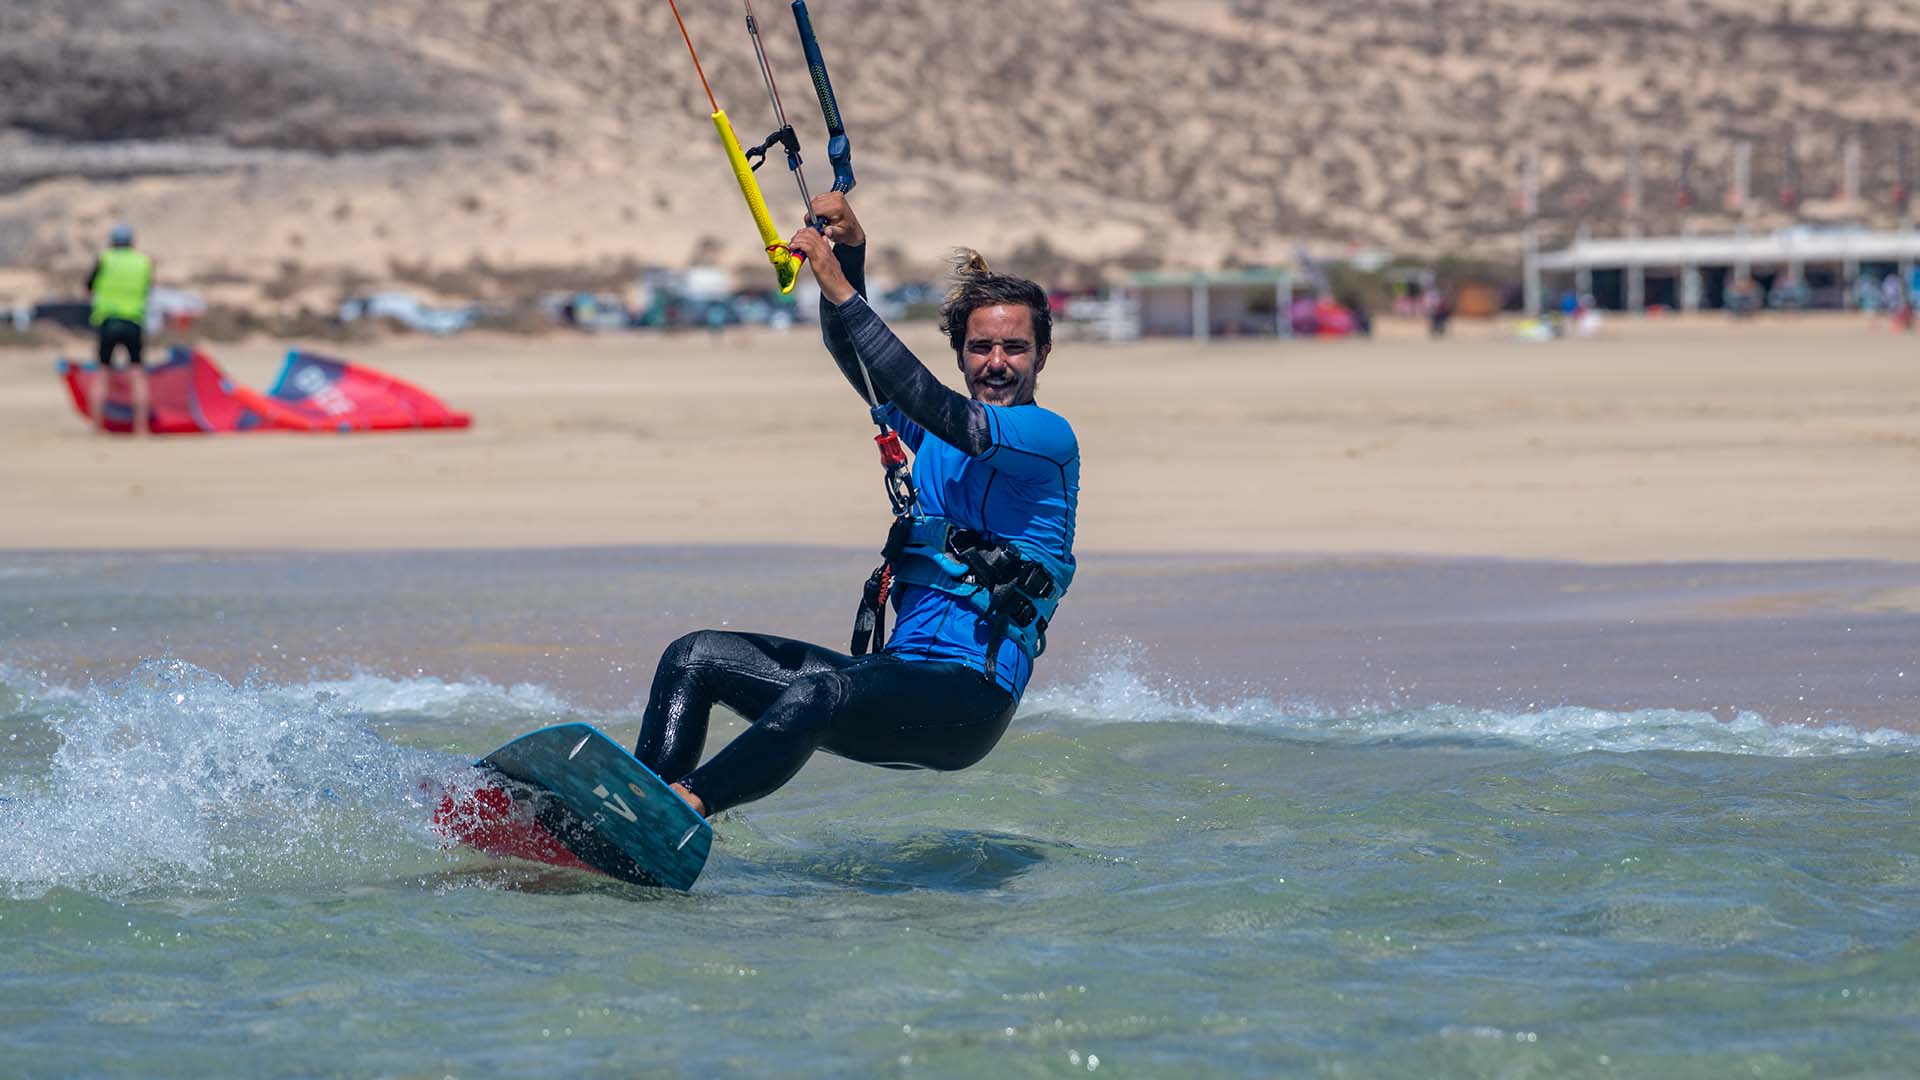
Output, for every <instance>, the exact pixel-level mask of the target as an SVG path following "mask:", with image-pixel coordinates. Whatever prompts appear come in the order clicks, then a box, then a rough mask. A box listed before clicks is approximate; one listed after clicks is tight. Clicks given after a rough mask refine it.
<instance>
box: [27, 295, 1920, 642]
mask: <svg viewBox="0 0 1920 1080" xmlns="http://www.w3.org/2000/svg"><path fill="white" fill-rule="evenodd" d="M910 340H911V342H912V343H913V344H914V346H915V347H916V349H918V350H919V351H920V352H921V355H922V356H923V357H927V358H930V359H932V362H933V366H934V367H935V368H936V370H939V371H941V373H942V374H943V375H948V376H950V375H951V373H950V371H949V370H948V368H947V365H946V364H945V363H943V362H942V361H940V360H939V359H938V357H939V356H940V355H941V353H940V349H939V342H938V341H937V339H936V338H935V336H934V335H933V334H932V333H931V332H929V331H927V330H926V329H925V328H918V329H915V330H913V331H912V332H911V336H910ZM281 351H282V346H281V345H279V344H277V343H275V344H269V343H257V344H251V345H247V346H225V347H219V346H216V347H212V348H211V349H210V353H211V355H213V357H214V358H215V359H216V360H217V361H218V362H219V363H221V364H222V365H223V366H224V367H225V368H227V370H228V371H229V372H230V373H231V374H233V375H235V376H237V377H239V378H240V379H241V380H242V381H245V382H248V383H250V384H252V385H255V386H261V387H263V386H265V385H266V384H267V383H268V382H269V381H270V380H271V378H272V376H273V374H274V372H275V370H276V369H277V366H278V359H279V355H280V353H281ZM322 351H327V350H322ZM345 351H346V353H347V355H350V356H352V357H353V358H355V359H359V360H362V361H365V362H367V363H370V364H373V365H376V366H378V367H381V368H383V369H386V370H389V371H391V372H393V373H395V374H398V375H400V376H402V377H405V378H408V379H412V380H414V381H417V382H418V383H420V384H421V385H423V386H426V387H428V388H430V389H432V390H434V391H436V392H438V393H440V394H441V395H442V396H444V397H445V398H446V399H447V400H448V401H449V403H451V404H453V405H455V406H456V407H460V408H464V409H469V410H471V411H472V412H473V413H474V414H475V417H476V426H475V428H474V429H473V430H472V431H469V432H464V433H431V434H420V435H405V436H390V435H375V436H369V435H359V436H341V437H299V436H278V435H275V436H238V437H230V438H172V439H157V440H134V439H125V438H102V437H96V436H93V435H91V434H90V433H89V432H88V431H87V429H86V428H85V427H84V426H83V424H82V423H81V421H80V419H79V418H78V417H77V416H76V415H75V414H74V413H73V411H72V409H71V407H70V406H69V404H68V403H67V401H66V400H65V397H64V390H63V388H62V387H61V385H60V383H59V382H58V381H57V380H56V379H55V378H54V376H53V374H52V370H51V369H52V359H53V358H52V357H51V356H46V355H42V354H38V353H29V352H25V351H12V352H8V353H5V354H0V491H4V492H5V493H6V512H5V513H4V514H0V548H7V549H16V550H18V549H65V550H71V549H129V548H135V549H199V548H218V549H233V550H285V549H290V548H292V549H323V550H343V549H344V550H355V549H448V548H529V547H556V546H575V545H588V546H591V545H625V544H703V543H745V544H763V543H771V544H813V545H829V546H845V547H860V548H867V547H872V546H874V545H875V544H876V543H877V542H878V539H879V533H880V531H881V529H882V527H883V524H884V517H885V513H886V511H885V505H884V502H883V500H882V498H881V494H880V490H879V487H880V484H879V476H878V468H877V465H876V463H875V462H874V461H873V456H874V455H873V450H872V447H871V445H870V443H869V442H868V435H869V432H870V428H869V426H868V425H867V423H866V417H865V414H864V410H863V409H862V408H861V404H860V402H859V400H858V399H857V398H856V397H855V396H854V395H853V394H852V393H851V392H850V391H849V390H848V389H847V387H846V386H845V384H844V383H843V382H842V381H841V380H840V378H839V376H838V374H837V373H836V372H835V371H834V370H833V369H832V367H831V365H830V363H829V362H828V360H827V359H826V357H825V355H824V353H823V351H822V350H821V349H820V347H819V345H818V339H817V337H816V336H815V335H814V334H813V332H812V331H811V330H808V329H804V328H802V329H798V330H795V331H794V332H792V333H790V334H786V335H773V334H764V333H756V334H748V333H738V334H730V335H728V336H727V337H726V338H724V339H720V340H717V341H716V340H713V339H709V338H708V337H706V336H704V335H682V336H674V337H655V336H628V335H622V336H617V337H603V338H592V337H582V336H574V335H555V336H548V337H543V338H535V339H524V338H504V337H462V338H458V339H454V340H446V341H428V340H419V339H397V340H393V341H390V342H386V343H383V344H379V345H374V346H368V347H360V348H352V349H349V350H345ZM950 381H952V380H951V378H950ZM1041 400H1042V402H1043V403H1045V404H1047V405H1049V406H1051V407H1053V408H1056V409H1058V410H1060V411H1061V412H1063V413H1064V414H1066V415H1067V416H1068V417H1069V418H1070V419H1071V420H1072V421H1073V422H1074V424H1075V426H1076V428H1077V430H1078V431H1079V434H1080V437H1081V442H1082V450H1083V454H1084V472H1083V483H1084V490H1083V493H1082V513H1081V522H1080V545H1081V550H1082V551H1083V552H1088V553H1095V552H1105V553H1119V552H1135V553H1140V552H1209V553H1230V552H1242V553H1250V554H1275V553H1337V554H1347V555H1350V554H1356V553H1393V554H1420V555H1448V556H1462V555H1464V556H1498V557H1515V558H1546V559H1563V560H1572V561H1579V562H1622V563H1647V562H1672V561H1689V560H1716V561H1718V560H1820V559H1887V560H1900V561H1920V500H1915V499H1914V498H1913V497H1912V493H1913V491H1914V490H1915V486H1916V482H1917V481H1920V338H1916V337H1913V336H1907V335H1899V334H1895V333H1893V332H1890V331H1888V330H1887V329H1885V328H1884V327H1883V326H1876V325H1872V324H1870V323H1868V322H1867V321H1866V320H1865V319H1844V320H1843V319H1837V318H1824V317H1810V318H1807V319H1796V320H1787V319H1775V320H1761V321H1757V322H1755V323H1752V324H1749V325H1745V326H1735V325H1732V324H1729V323H1726V322H1724V321H1721V320H1717V319H1715V320H1705V319H1702V320H1695V321H1681V320H1666V321H1653V322H1647V323H1642V324H1638V325H1627V324H1624V323H1616V324H1614V325H1613V326H1611V327H1609V329H1608V331H1607V332H1606V334H1605V335H1604V336H1602V337H1600V338H1598V339H1594V340H1583V341H1566V342H1557V343H1551V344H1544V345H1529V344H1523V343H1520V342H1517V341H1513V340H1510V339H1507V338H1506V337H1504V336H1502V335H1501V334H1500V333H1499V332H1498V328H1494V327H1479V326H1472V325H1468V326H1464V327H1462V330H1461V334H1460V335H1459V336H1458V337H1456V338H1455V339H1453V340H1449V341H1447V342H1443V343H1439V344H1433V343H1429V342H1427V341H1425V340H1424V339H1422V338H1420V337H1419V336H1418V333H1417V330H1416V329H1414V328H1411V327H1405V326H1400V327H1389V328H1387V331H1386V333H1385V334H1384V335H1383V337H1382V338H1381V339H1378V340H1375V341H1372V342H1297V343H1274V342H1226V343H1216V344H1213V345H1210V346H1196V345H1191V344H1188V343H1178V342H1153V343H1145V344H1138V345H1126V346H1120V345H1101V344H1087V343H1078V342H1064V343H1062V344H1061V345H1060V346H1059V348H1058V351H1057V352H1056V354H1055V356H1054V359H1053V363H1052V364H1051V365H1050V366H1049V368H1048V370H1047V372H1046V373H1045V375H1044V376H1043V378H1042V384H1041ZM1914 601H1915V596H1914V594H1913V593H1912V592H1911V591H1907V592H1899V591H1894V592H1889V593H1887V594H1885V595H1884V596H1882V597H1880V598H1879V599H1878V600H1877V601H1876V603H1879V604H1881V605H1883V606H1890V607H1892V608H1893V609H1896V610H1913V609H1914V608H1915V606H1916V605H1915V603H1914Z"/></svg>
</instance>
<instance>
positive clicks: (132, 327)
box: [99, 319, 147, 367]
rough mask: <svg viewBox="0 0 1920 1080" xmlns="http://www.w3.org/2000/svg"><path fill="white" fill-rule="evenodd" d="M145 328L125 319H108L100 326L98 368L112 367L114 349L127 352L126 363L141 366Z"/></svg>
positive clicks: (145, 337)
mask: <svg viewBox="0 0 1920 1080" xmlns="http://www.w3.org/2000/svg"><path fill="white" fill-rule="evenodd" d="M146 339H147V331H146V328H145V327H143V326H141V325H140V324H139V323H137V322H132V321H130V320H127V319H108V320H106V321H105V322H103V323H101V324H100V357H99V359H100V366H101V367H112V366H113V352H114V350H115V349H125V350H127V362H128V363H130V364H132V365H133V366H134V367H139V366H141V348H142V347H143V346H144V345H145V344H146Z"/></svg>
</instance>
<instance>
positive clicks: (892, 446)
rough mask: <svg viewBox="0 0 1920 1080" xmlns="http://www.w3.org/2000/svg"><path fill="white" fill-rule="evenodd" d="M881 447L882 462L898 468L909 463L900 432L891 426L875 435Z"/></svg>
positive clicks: (889, 466) (892, 467)
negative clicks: (901, 442) (901, 443)
mask: <svg viewBox="0 0 1920 1080" xmlns="http://www.w3.org/2000/svg"><path fill="white" fill-rule="evenodd" d="M873 441H874V442H875V443H877V444H879V447H880V464H882V465H885V466H886V467H887V468H889V469H897V468H899V467H900V466H902V465H905V464H906V463H907V450H906V447H904V446H901V445H900V433H899V432H897V431H894V430H892V429H891V428H889V429H888V430H886V431H883V432H881V433H880V434H878V435H875V436H874V437H873Z"/></svg>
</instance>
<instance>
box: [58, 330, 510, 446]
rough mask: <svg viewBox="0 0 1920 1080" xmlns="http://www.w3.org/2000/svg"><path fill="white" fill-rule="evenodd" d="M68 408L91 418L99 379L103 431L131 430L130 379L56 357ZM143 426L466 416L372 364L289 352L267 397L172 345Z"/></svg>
mask: <svg viewBox="0 0 1920 1080" xmlns="http://www.w3.org/2000/svg"><path fill="white" fill-rule="evenodd" d="M58 370H59V372H60V376H61V378H62V379H64V380H65V382H66V384H67V391H68V393H69V394H70V395H71V396H72V398H73V405H74V408H75V409H77V410H78V411H79V413H80V415H81V416H82V417H84V418H86V419H87V420H88V422H89V423H91V422H92V413H91V412H90V411H89V410H90V405H91V403H92V400H93V393H94V391H95V388H97V387H98V386H99V385H100V380H101V378H102V377H105V378H106V380H107V384H106V401H105V413H106V415H105V424H104V426H105V427H106V429H107V430H108V431H112V432H121V433H125V432H131V431H133V430H134V423H133V419H134V412H133V410H134V393H133V377H132V374H131V373H130V372H129V371H128V370H126V369H116V370H114V371H112V372H110V373H106V374H105V375H104V376H103V373H102V372H101V370H100V365H98V364H72V363H69V362H67V361H65V360H62V361H60V363H59V368H58ZM147 398H148V401H147V430H148V431H151V432H153V433H154V434H155V435H209V434H225V433H229V432H241V431H395V430H402V429H407V428H463V427H467V426H468V425H470V424H471V423H472V422H473V421H472V418H471V417H470V416H468V415H467V414H466V413H461V412H455V411H453V410H451V409H449V408H447V407H446V406H445V405H443V404H441V403H440V401H439V399H437V398H435V397H434V396H433V395H431V394H429V393H427V392H426V391H424V390H421V389H419V388H418V387H415V386H411V385H409V384H407V383H404V382H401V381H400V380H398V379H395V378H392V377H390V376H387V375H383V374H381V373H380V372H378V371H374V370H372V369H371V368H364V367H361V366H359V365H357V364H349V363H346V362H344V361H340V360H329V359H326V358H324V357H318V356H310V355H308V354H305V353H299V352H294V353H289V354H288V356H287V361H286V366H285V367H284V368H283V369H282V370H281V372H280V378H279V380H278V381H277V382H275V384H274V392H273V394H272V395H266V394H262V393H260V392H259V391H257V390H250V389H248V388H247V387H244V386H241V385H240V384H238V383H236V382H234V381H233V380H232V379H230V378H228V377H227V376H226V374H225V373H224V372H222V371H221V370H220V368H219V366H218V365H217V364H215V363H214V362H213V360H212V359H210V358H209V357H208V356H207V355H206V354H205V353H203V352H201V351H199V350H198V349H189V348H186V347H184V346H178V345H176V346H174V347H173V348H171V349H169V350H168V351H167V359H166V362H165V363H162V364H158V365H155V366H152V367H149V368H148V369H147Z"/></svg>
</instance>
